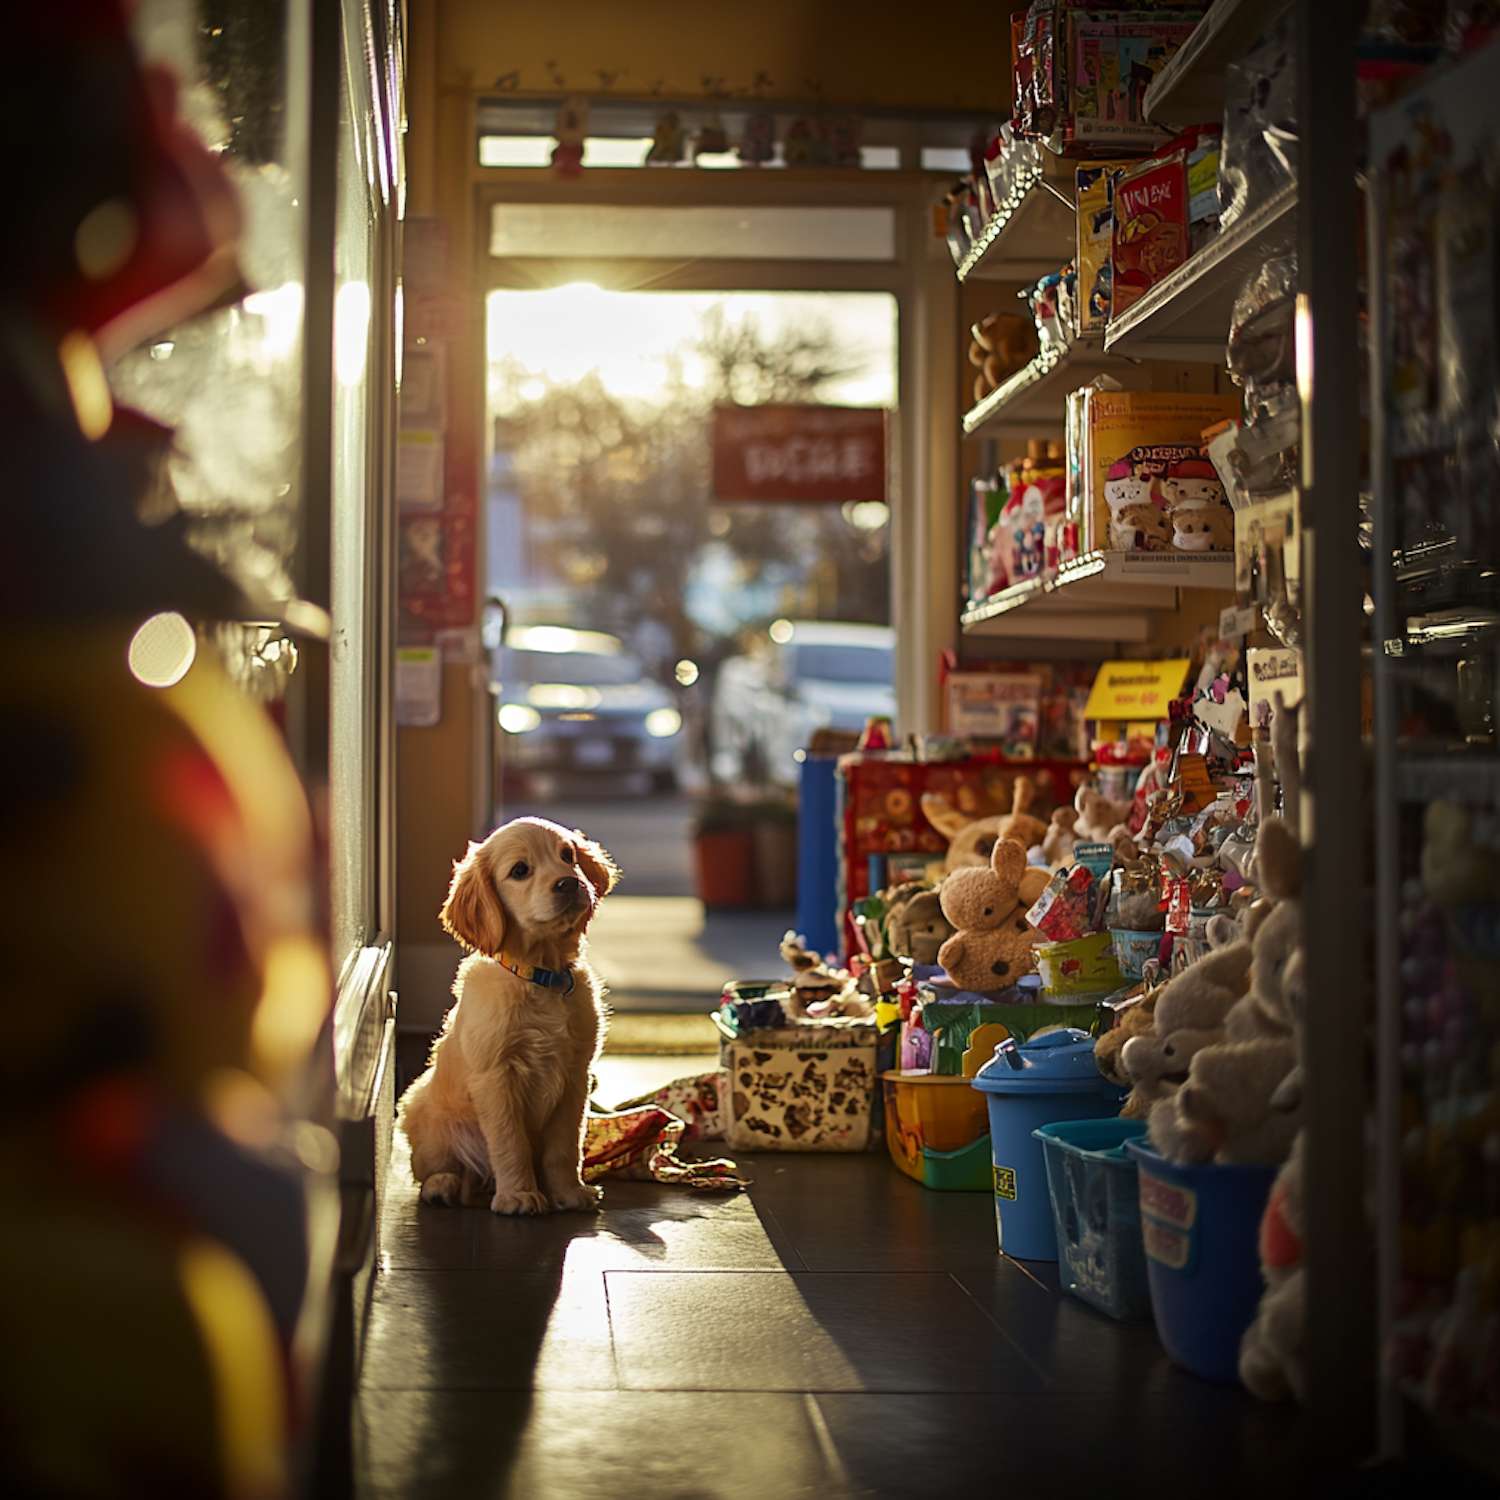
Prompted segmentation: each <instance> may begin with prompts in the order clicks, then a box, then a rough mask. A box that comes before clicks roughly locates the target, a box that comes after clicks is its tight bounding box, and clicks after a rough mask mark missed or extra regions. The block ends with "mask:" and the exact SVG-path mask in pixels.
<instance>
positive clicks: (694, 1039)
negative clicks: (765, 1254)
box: [604, 1011, 719, 1057]
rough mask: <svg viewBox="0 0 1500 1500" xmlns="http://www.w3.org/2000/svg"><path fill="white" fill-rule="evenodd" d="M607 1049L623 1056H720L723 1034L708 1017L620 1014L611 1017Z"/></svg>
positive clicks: (631, 1012) (606, 1039)
mask: <svg viewBox="0 0 1500 1500" xmlns="http://www.w3.org/2000/svg"><path fill="white" fill-rule="evenodd" d="M604 1050H605V1051H606V1052H613V1053H617V1054H621V1055H624V1054H630V1053H639V1054H641V1055H647V1056H649V1055H651V1054H653V1053H654V1054H659V1055H662V1056H682V1057H688V1056H696V1055H699V1054H712V1055H714V1056H717V1055H718V1051H719V1031H718V1028H717V1027H716V1026H715V1025H714V1023H713V1022H712V1021H711V1020H710V1019H709V1017H708V1016H707V1014H703V1015H652V1014H643V1013H641V1012H638V1011H623V1012H621V1011H616V1012H615V1014H614V1015H612V1016H611V1017H610V1018H609V1032H608V1034H607V1035H606V1037H605V1040H604Z"/></svg>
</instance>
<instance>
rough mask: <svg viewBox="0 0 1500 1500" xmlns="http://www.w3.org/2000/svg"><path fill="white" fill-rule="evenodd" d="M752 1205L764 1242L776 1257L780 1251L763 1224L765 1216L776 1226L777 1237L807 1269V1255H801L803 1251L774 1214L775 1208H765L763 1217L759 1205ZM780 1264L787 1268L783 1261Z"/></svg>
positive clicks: (803, 1267) (804, 1268)
mask: <svg viewBox="0 0 1500 1500" xmlns="http://www.w3.org/2000/svg"><path fill="white" fill-rule="evenodd" d="M752 1206H754V1207H755V1217H756V1222H757V1223H758V1224H759V1225H760V1230H761V1233H762V1234H764V1235H765V1236H766V1242H767V1243H768V1244H769V1245H770V1246H771V1250H772V1252H773V1253H774V1254H775V1255H776V1256H777V1257H778V1259H779V1258H780V1256H781V1251H780V1250H779V1249H778V1248H777V1246H776V1244H775V1242H774V1241H773V1240H772V1239H771V1236H770V1233H769V1232H768V1231H767V1229H766V1224H765V1219H766V1218H768V1219H770V1221H771V1223H772V1224H773V1225H775V1227H776V1233H777V1235H778V1237H779V1238H780V1239H781V1241H782V1242H783V1243H784V1244H785V1245H786V1247H787V1249H788V1250H789V1251H790V1252H791V1254H793V1255H795V1256H796V1257H797V1259H798V1260H799V1261H800V1262H801V1263H802V1269H803V1270H806V1269H807V1257H806V1256H805V1255H803V1253H802V1252H801V1251H800V1250H799V1249H798V1248H797V1242H796V1241H795V1240H794V1239H793V1238H792V1237H791V1235H789V1234H788V1233H787V1232H786V1225H785V1224H783V1223H782V1222H781V1220H780V1219H779V1218H778V1217H777V1216H776V1213H775V1210H774V1209H770V1208H768V1209H766V1210H765V1218H762V1217H761V1210H760V1208H759V1206H757V1205H752ZM782 1266H783V1269H786V1268H787V1267H786V1263H785V1262H784V1261H783V1262H782Z"/></svg>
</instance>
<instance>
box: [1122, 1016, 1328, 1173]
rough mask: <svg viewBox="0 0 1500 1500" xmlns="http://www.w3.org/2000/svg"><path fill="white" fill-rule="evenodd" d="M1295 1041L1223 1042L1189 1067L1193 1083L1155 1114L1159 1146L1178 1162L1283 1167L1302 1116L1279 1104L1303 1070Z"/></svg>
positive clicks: (1152, 1129)
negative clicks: (1280, 1093) (1297, 1069)
mask: <svg viewBox="0 0 1500 1500" xmlns="http://www.w3.org/2000/svg"><path fill="white" fill-rule="evenodd" d="M1295 1060H1296V1058H1295V1053H1294V1051H1293V1048H1292V1043H1291V1040H1290V1038H1283V1039H1280V1040H1275V1039H1272V1038H1269V1037H1262V1038H1261V1039H1260V1040H1258V1041H1254V1042H1220V1043H1219V1044H1218V1045H1217V1046H1213V1047H1204V1048H1203V1049H1202V1050H1201V1051H1200V1052H1198V1053H1196V1054H1195V1055H1194V1057H1193V1060H1192V1062H1191V1063H1190V1064H1189V1065H1188V1076H1187V1082H1185V1083H1184V1084H1183V1085H1182V1086H1181V1088H1179V1089H1178V1090H1177V1092H1176V1093H1175V1094H1173V1095H1172V1096H1171V1097H1170V1098H1166V1099H1161V1100H1158V1101H1157V1103H1156V1104H1155V1105H1154V1106H1153V1107H1152V1110H1151V1115H1150V1119H1149V1121H1148V1130H1149V1133H1150V1137H1151V1144H1152V1145H1153V1146H1154V1147H1155V1148H1156V1149H1157V1150H1158V1151H1159V1152H1161V1154H1162V1155H1163V1156H1165V1157H1166V1158H1167V1159H1168V1160H1169V1161H1175V1162H1184V1163H1189V1162H1205V1161H1216V1162H1281V1161H1285V1160H1286V1157H1287V1153H1288V1152H1289V1151H1290V1150H1291V1147H1292V1141H1293V1139H1294V1138H1295V1137H1296V1134H1297V1130H1298V1127H1299V1126H1300V1124H1301V1119H1300V1113H1298V1112H1287V1111H1283V1110H1278V1109H1276V1108H1275V1107H1274V1106H1273V1104H1272V1098H1273V1096H1274V1095H1275V1093H1276V1091H1277V1089H1278V1088H1280V1086H1281V1084H1282V1082H1283V1080H1284V1079H1285V1078H1286V1076H1287V1074H1288V1073H1290V1072H1291V1070H1292V1067H1293V1065H1294V1063H1295Z"/></svg>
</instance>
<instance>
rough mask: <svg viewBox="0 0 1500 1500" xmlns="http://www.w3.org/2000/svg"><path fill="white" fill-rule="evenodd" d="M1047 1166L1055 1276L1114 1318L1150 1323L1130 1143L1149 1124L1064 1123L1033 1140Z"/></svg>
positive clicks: (1142, 1134) (1042, 1131)
mask: <svg viewBox="0 0 1500 1500" xmlns="http://www.w3.org/2000/svg"><path fill="white" fill-rule="evenodd" d="M1035 1134H1036V1138H1037V1139H1038V1140H1039V1141H1040V1142H1041V1143H1042V1155H1043V1156H1044V1157H1045V1158H1046V1162H1047V1186H1048V1189H1049V1190H1050V1192H1051V1194H1052V1221H1053V1224H1054V1226H1055V1228H1056V1232H1057V1252H1058V1253H1057V1261H1058V1265H1057V1275H1058V1280H1059V1281H1060V1282H1061V1283H1062V1285H1063V1288H1064V1290H1065V1291H1069V1292H1072V1294H1073V1295H1074V1296H1075V1297H1079V1298H1082V1300H1083V1301H1085V1302H1087V1303H1089V1304H1090V1306H1093V1307H1097V1308H1098V1309H1099V1310H1100V1312H1105V1313H1108V1314H1109V1315H1110V1317H1112V1318H1149V1317H1150V1316H1151V1285H1150V1283H1149V1281H1148V1280H1147V1277H1146V1252H1145V1249H1144V1247H1143V1246H1142V1244H1141V1201H1140V1190H1139V1188H1138V1187H1137V1184H1136V1166H1135V1162H1134V1161H1132V1160H1131V1159H1130V1157H1128V1156H1127V1155H1126V1154H1125V1142H1126V1141H1133V1140H1144V1139H1145V1135H1146V1124H1145V1121H1144V1120H1119V1119H1115V1120H1063V1121H1059V1122H1058V1123H1057V1124H1055V1125H1043V1126H1042V1127H1041V1129H1040V1130H1038V1131H1036V1132H1035Z"/></svg>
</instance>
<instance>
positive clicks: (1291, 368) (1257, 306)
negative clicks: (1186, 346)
mask: <svg viewBox="0 0 1500 1500" xmlns="http://www.w3.org/2000/svg"><path fill="white" fill-rule="evenodd" d="M1296 308H1297V257H1296V255H1294V254H1293V255H1279V256H1276V257H1274V258H1273V259H1271V260H1268V261H1266V262H1265V263H1264V264H1263V265H1260V266H1257V267H1256V268H1255V270H1254V271H1252V272H1251V273H1250V276H1249V279H1248V280H1247V281H1246V282H1245V285H1244V286H1243V287H1242V288H1241V289H1240V293H1239V296H1238V297H1236V298H1235V302H1234V311H1233V313H1232V314H1231V315H1230V321H1229V345H1228V348H1227V350H1226V353H1225V364H1226V365H1227V367H1228V370H1229V374H1230V377H1231V379H1233V381H1234V382H1235V384H1236V385H1239V386H1242V387H1243V388H1244V392H1245V405H1246V408H1247V409H1250V410H1253V409H1254V408H1255V407H1256V406H1257V405H1264V404H1265V400H1266V399H1267V397H1268V396H1269V395H1270V394H1271V391H1272V390H1273V389H1274V388H1275V387H1277V386H1282V387H1287V386H1290V385H1292V383H1293V382H1294V381H1295V380H1296V378H1297V358H1296V340H1295V337H1294V333H1293V324H1294V320H1295V316H1296Z"/></svg>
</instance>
